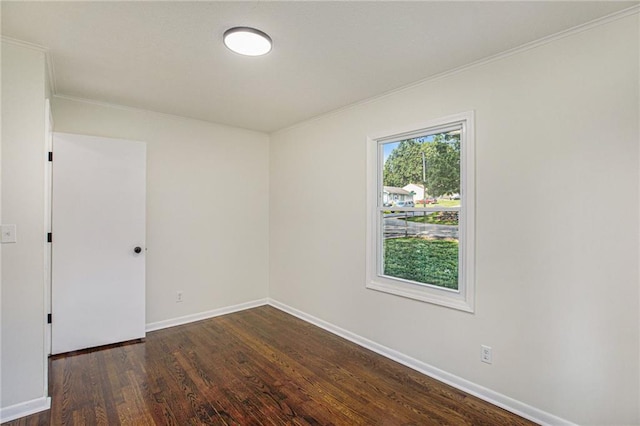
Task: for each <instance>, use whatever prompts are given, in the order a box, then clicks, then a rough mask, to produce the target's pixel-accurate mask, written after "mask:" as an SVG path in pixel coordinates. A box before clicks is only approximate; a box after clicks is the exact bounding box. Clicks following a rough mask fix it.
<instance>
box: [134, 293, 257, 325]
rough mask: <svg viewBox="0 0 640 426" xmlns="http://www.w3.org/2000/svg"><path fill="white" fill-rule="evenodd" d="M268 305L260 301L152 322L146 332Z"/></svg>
mask: <svg viewBox="0 0 640 426" xmlns="http://www.w3.org/2000/svg"><path fill="white" fill-rule="evenodd" d="M267 303H268V299H258V300H253V301H251V302H246V303H240V304H239V305H233V306H227V307H224V308H218V309H214V310H212V311H206V312H200V313H197V314H192V315H185V316H183V317H178V318H172V319H168V320H164V321H158V322H152V323H149V324H147V325H146V327H145V330H146V331H154V330H161V329H163V328H169V327H175V326H176V325H183V324H188V323H190V322H194V321H200V320H204V319H208V318H213V317H218V316H220V315H226V314H231V313H234V312H238V311H244V310H245V309H251V308H256V307H258V306H263V305H266V304H267Z"/></svg>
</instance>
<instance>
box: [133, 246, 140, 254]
mask: <svg viewBox="0 0 640 426" xmlns="http://www.w3.org/2000/svg"><path fill="white" fill-rule="evenodd" d="M133 251H134V252H136V253H140V252H141V251H142V248H140V247H136V248H134V249H133Z"/></svg>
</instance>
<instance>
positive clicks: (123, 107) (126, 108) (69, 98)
mask: <svg viewBox="0 0 640 426" xmlns="http://www.w3.org/2000/svg"><path fill="white" fill-rule="evenodd" d="M52 97H53V98H54V99H62V100H67V101H72V102H80V103H84V104H89V105H96V106H101V107H105V108H113V109H119V110H122V111H129V112H137V113H141V114H155V115H159V116H161V117H165V118H171V119H173V120H178V121H198V122H200V123H205V124H208V125H210V126H217V127H225V128H229V129H240V130H244V131H246V132H255V133H260V134H262V135H268V134H269V133H267V132H263V131H260V130H255V129H247V128H245V127H238V126H231V125H229V124H223V123H218V122H216V121H209V120H203V119H201V118H194V117H188V116H185V115H177V114H169V113H166V112H160V111H154V110H152V109H145V108H138V107H132V106H128V105H122V104H116V103H113V102H106V101H98V100H95V99H89V98H82V97H79V96H70V95H61V94H54V95H52Z"/></svg>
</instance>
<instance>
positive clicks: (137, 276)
mask: <svg viewBox="0 0 640 426" xmlns="http://www.w3.org/2000/svg"><path fill="white" fill-rule="evenodd" d="M53 152H54V154H53V155H54V157H53V197H52V198H53V199H52V221H53V225H52V229H53V244H52V250H53V253H52V316H53V323H52V353H54V354H57V353H63V352H68V351H73V350H78V349H84V348H90V347H95V346H100V345H106V344H111V343H117V342H122V341H126V340H131V339H136V338H140V337H144V335H145V331H144V329H145V284H144V283H145V249H144V247H145V197H146V196H145V186H146V144H145V143H143V142H133V141H126V140H118V139H107V138H100V137H93V136H83V135H71V134H62V133H55V134H54V139H53ZM135 247H141V248H142V250H141V252H140V253H135V251H134V249H135Z"/></svg>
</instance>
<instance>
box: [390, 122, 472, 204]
mask: <svg viewBox="0 0 640 426" xmlns="http://www.w3.org/2000/svg"><path fill="white" fill-rule="evenodd" d="M423 153H424V157H425V165H426V182H423V161H422V155H423ZM383 182H384V185H386V186H396V187H403V186H405V185H408V184H410V183H421V184H425V186H426V188H427V193H428V194H429V195H431V196H435V197H439V196H442V195H445V194H453V193H458V192H460V135H459V134H447V133H440V134H436V135H432V136H429V137H421V138H412V139H406V140H403V141H400V143H399V145H398V146H397V147H396V148H395V149H394V150H393V151H392V152H391V154H389V158H387V161H386V162H385V164H384V170H383Z"/></svg>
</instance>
